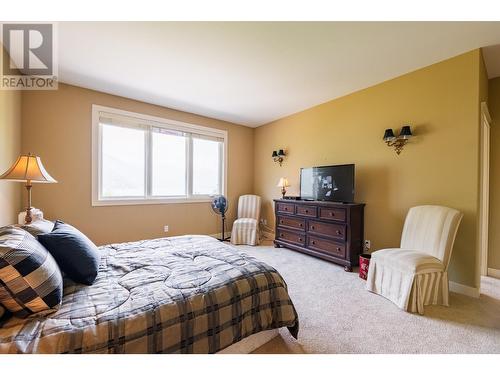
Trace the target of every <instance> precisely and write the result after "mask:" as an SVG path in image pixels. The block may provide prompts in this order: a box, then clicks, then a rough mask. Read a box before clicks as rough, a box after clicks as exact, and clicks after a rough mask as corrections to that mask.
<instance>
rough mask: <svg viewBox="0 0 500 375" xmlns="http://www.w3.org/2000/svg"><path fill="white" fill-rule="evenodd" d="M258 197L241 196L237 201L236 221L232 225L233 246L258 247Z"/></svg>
mask: <svg viewBox="0 0 500 375" xmlns="http://www.w3.org/2000/svg"><path fill="white" fill-rule="evenodd" d="M259 219H260V197H259V196H258V195H242V196H241V197H240V198H239V200H238V219H236V220H235V221H234V223H233V229H232V231H231V243H232V244H233V245H258V244H259V241H260V238H259V237H260V232H259Z"/></svg>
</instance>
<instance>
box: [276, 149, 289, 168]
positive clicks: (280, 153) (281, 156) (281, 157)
mask: <svg viewBox="0 0 500 375" xmlns="http://www.w3.org/2000/svg"><path fill="white" fill-rule="evenodd" d="M285 156H286V154H285V151H283V149H280V150H279V151H273V160H274V162H275V163H279V165H280V167H281V164H282V163H283V160H285Z"/></svg>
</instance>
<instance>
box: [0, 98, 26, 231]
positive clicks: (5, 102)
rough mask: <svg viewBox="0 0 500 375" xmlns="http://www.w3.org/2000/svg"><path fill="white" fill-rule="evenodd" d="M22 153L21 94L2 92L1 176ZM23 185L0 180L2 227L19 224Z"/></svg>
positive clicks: (0, 107)
mask: <svg viewBox="0 0 500 375" xmlns="http://www.w3.org/2000/svg"><path fill="white" fill-rule="evenodd" d="M20 151H21V92H20V91H1V90H0V174H2V173H3V172H5V171H6V170H7V169H8V168H9V167H10V166H11V165H12V163H14V161H16V159H17V157H18V156H19V153H20ZM21 188H22V185H21V184H20V183H19V182H11V181H4V180H0V226H3V225H7V224H14V223H17V215H18V213H19V211H20V209H21V204H20V199H21V198H20V196H21Z"/></svg>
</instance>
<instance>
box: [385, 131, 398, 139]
mask: <svg viewBox="0 0 500 375" xmlns="http://www.w3.org/2000/svg"><path fill="white" fill-rule="evenodd" d="M394 138H396V137H395V136H394V132H393V131H392V129H385V133H384V141H392V140H393V139H394Z"/></svg>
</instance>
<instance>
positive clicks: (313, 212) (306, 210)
mask: <svg viewBox="0 0 500 375" xmlns="http://www.w3.org/2000/svg"><path fill="white" fill-rule="evenodd" d="M296 214H297V215H300V216H308V217H316V216H317V214H318V210H317V208H316V207H314V206H300V205H297V211H296Z"/></svg>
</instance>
